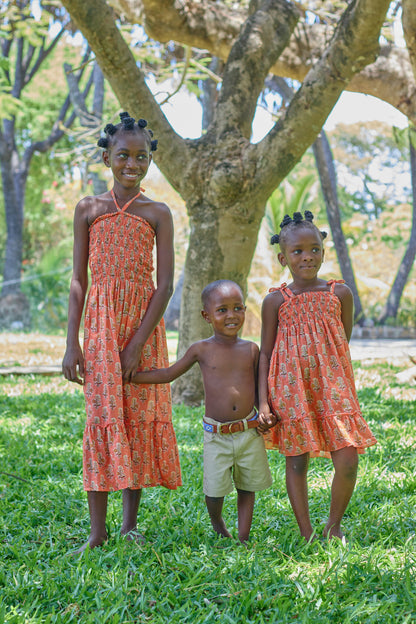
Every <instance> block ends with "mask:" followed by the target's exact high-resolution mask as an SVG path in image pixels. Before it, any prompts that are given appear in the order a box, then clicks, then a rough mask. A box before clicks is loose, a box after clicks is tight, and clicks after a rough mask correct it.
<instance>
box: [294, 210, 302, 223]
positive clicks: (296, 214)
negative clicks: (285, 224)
mask: <svg viewBox="0 0 416 624" xmlns="http://www.w3.org/2000/svg"><path fill="white" fill-rule="evenodd" d="M293 221H294V223H301V222H302V221H303V217H302V213H301V212H294V213H293Z"/></svg>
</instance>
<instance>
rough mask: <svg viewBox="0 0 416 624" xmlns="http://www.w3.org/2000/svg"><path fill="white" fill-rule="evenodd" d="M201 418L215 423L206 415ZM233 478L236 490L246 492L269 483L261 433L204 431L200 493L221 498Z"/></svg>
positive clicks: (249, 430) (261, 488)
mask: <svg viewBox="0 0 416 624" xmlns="http://www.w3.org/2000/svg"><path fill="white" fill-rule="evenodd" d="M204 421H205V422H207V423H209V424H212V425H218V421H217V420H213V419H212V418H207V417H206V416H205V417H204ZM229 422H233V421H229ZM221 424H223V423H221ZM233 481H234V485H235V487H236V488H237V489H238V490H245V491H246V492H259V491H260V490H265V489H266V488H268V487H270V486H271V484H272V476H271V474H270V468H269V462H268V461H267V453H266V449H265V446H264V440H263V436H262V435H261V434H260V433H259V432H258V431H257V429H248V430H247V431H241V432H238V433H226V434H222V433H210V432H208V431H204V494H205V495H206V496H211V497H214V498H221V497H223V496H225V495H226V494H229V493H230V492H232V490H233Z"/></svg>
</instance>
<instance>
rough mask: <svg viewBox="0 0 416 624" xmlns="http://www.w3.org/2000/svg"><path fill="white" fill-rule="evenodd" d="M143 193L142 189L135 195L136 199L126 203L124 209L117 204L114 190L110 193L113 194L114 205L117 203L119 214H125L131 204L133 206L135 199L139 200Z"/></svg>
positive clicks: (133, 198)
mask: <svg viewBox="0 0 416 624" xmlns="http://www.w3.org/2000/svg"><path fill="white" fill-rule="evenodd" d="M141 192H142V191H141V189H140V191H139V192H138V193H137V195H135V196H134V197H132V198H131V199H129V201H128V202H126V203H125V204H124V206H123V208H120V206H119V205H118V203H117V200H116V196H115V194H114V190H113V189H111V191H110V193H111V197H112V198H113V201H114V203H115V205H116V208H117V211H118V212H125V211H126V210H127V208H128V207H129V206H130V204H132V203H133V202H134V200H135V199H137V198H138V197H139V195H140V193H141Z"/></svg>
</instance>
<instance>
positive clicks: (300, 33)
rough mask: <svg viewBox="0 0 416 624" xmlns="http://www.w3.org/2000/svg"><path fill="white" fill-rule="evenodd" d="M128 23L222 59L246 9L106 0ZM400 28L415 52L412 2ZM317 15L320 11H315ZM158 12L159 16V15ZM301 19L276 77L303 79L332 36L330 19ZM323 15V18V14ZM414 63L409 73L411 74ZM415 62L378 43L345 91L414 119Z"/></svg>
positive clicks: (201, 1) (206, 0)
mask: <svg viewBox="0 0 416 624" xmlns="http://www.w3.org/2000/svg"><path fill="white" fill-rule="evenodd" d="M109 4H111V6H113V7H114V8H115V9H116V10H117V11H118V12H119V13H121V14H123V15H124V16H125V17H126V18H127V20H128V21H129V22H130V23H131V24H136V23H137V24H142V25H143V26H144V28H145V30H146V32H147V34H148V35H149V37H151V38H152V39H156V40H157V41H160V42H162V43H166V42H168V41H170V40H173V41H176V42H178V43H180V44H182V45H188V46H191V47H195V48H199V49H201V50H208V52H210V53H211V54H212V55H213V56H217V57H219V58H220V59H222V60H223V61H225V60H226V59H227V57H228V55H229V52H230V50H231V47H232V45H233V43H234V41H235V40H236V38H237V37H238V34H239V32H240V29H241V27H242V25H243V24H244V22H245V20H246V19H247V16H248V14H247V9H246V8H244V7H238V8H237V6H238V5H237V4H236V3H234V4H233V5H232V7H231V6H230V5H226V4H222V3H213V2H211V0H197V1H196V0H182V1H181V2H180V3H179V2H175V1H174V0H109ZM402 5H403V28H404V32H405V36H406V32H407V33H409V37H408V39H407V44H408V49H409V52H410V56H411V58H412V50H414V52H413V54H416V50H415V46H414V45H412V42H414V41H415V32H416V28H415V26H414V21H415V20H416V7H415V1H414V0H403V2H402ZM318 14H319V10H318ZM161 15H163V19H161V18H160V16H161ZM332 18H333V19H332V20H331V21H330V22H327V23H323V20H322V19H321V18H320V19H319V20H317V21H316V22H314V23H307V22H306V21H302V23H301V24H300V25H299V26H298V27H297V28H296V30H295V31H294V32H293V34H292V36H291V39H290V41H289V44H288V46H287V48H286V50H285V51H284V52H283V53H282V55H281V56H280V57H279V58H278V59H277V61H276V62H275V63H274V64H273V66H272V67H271V68H270V71H271V72H272V73H273V74H275V75H276V76H281V77H283V78H291V79H292V80H296V81H298V82H303V81H304V79H305V77H306V75H307V74H308V72H309V71H310V68H311V67H312V66H313V64H314V63H315V62H316V61H317V60H318V59H320V58H321V57H322V56H323V54H324V52H325V49H326V48H327V46H328V42H329V41H330V40H331V39H332V36H333V34H334V25H333V24H334V22H335V23H336V15H335V14H334V15H333V16H332ZM324 19H325V18H324ZM412 65H413V72H412ZM415 67H416V61H415V60H414V56H413V61H412V64H411V63H410V60H409V54H408V51H407V50H405V49H402V48H399V47H396V46H395V45H392V44H391V42H389V43H387V44H385V45H383V46H382V47H381V50H380V54H379V56H378V58H377V59H376V60H375V62H374V63H371V64H369V65H368V66H366V67H365V68H363V69H362V71H360V72H358V73H356V74H355V75H354V76H353V77H352V78H351V81H350V82H349V83H348V84H346V85H345V90H347V91H355V92H357V93H365V94H367V95H372V96H374V97H376V98H379V99H381V100H384V101H385V102H387V103H388V104H391V105H392V106H394V107H395V108H397V110H399V111H400V112H402V113H403V114H404V115H406V116H407V117H408V118H409V119H410V120H411V121H413V123H416V81H415V76H416V70H415Z"/></svg>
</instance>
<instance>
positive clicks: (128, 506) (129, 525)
mask: <svg viewBox="0 0 416 624" xmlns="http://www.w3.org/2000/svg"><path fill="white" fill-rule="evenodd" d="M141 497H142V491H141V490H130V488H126V489H125V490H123V524H122V526H121V534H122V535H128V534H129V533H131V532H132V531H135V530H136V528H137V512H138V510H139V505H140V499H141ZM131 537H132V538H133V539H136V541H139V542H142V541H143V539H144V538H143V536H141V535H140V536H131ZM137 538H138V540H137Z"/></svg>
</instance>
